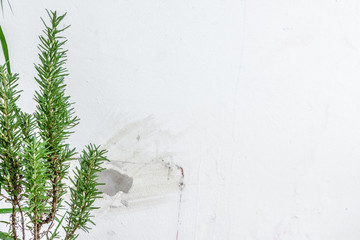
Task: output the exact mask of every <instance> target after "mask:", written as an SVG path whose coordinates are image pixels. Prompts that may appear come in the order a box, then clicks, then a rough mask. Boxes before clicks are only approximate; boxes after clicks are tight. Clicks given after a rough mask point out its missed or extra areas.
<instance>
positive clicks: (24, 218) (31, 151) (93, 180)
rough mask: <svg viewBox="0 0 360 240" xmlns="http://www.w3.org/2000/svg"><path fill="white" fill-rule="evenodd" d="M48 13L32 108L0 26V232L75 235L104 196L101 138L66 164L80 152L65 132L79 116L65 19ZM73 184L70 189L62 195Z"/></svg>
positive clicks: (22, 236) (2, 234) (0, 235)
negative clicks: (69, 88)
mask: <svg viewBox="0 0 360 240" xmlns="http://www.w3.org/2000/svg"><path fill="white" fill-rule="evenodd" d="M48 15H49V18H50V23H48V24H46V23H45V21H44V20H43V23H44V26H45V29H44V30H43V35H42V36H40V37H39V39H40V45H39V51H40V53H39V59H40V63H39V64H37V65H35V68H36V71H37V77H36V78H35V80H36V82H37V83H38V85H39V90H38V91H36V92H35V97H34V99H35V101H36V103H37V108H36V111H35V112H34V113H33V114H29V113H24V112H23V111H22V110H21V109H20V108H19V107H18V105H17V101H18V99H19V97H20V92H21V91H19V90H17V87H18V84H17V82H18V75H17V74H14V73H12V72H11V70H10V61H9V54H8V48H7V44H6V40H5V37H4V34H3V32H2V29H1V28H0V40H1V45H2V49H3V53H4V57H5V60H6V63H5V64H4V65H2V66H0V198H1V201H3V203H2V206H3V205H4V204H9V208H2V209H0V213H2V214H8V215H9V216H10V219H9V221H8V222H4V221H2V223H3V224H4V225H3V226H4V227H7V228H8V231H1V232H0V239H15V240H17V239H23V240H24V239H34V240H38V239H55V238H60V237H61V236H62V239H65V240H70V239H76V238H77V237H78V233H77V230H78V229H81V230H84V231H88V230H89V229H90V227H89V223H92V224H94V223H93V221H92V220H91V219H92V217H93V216H92V213H91V212H92V210H94V209H97V207H95V206H94V201H95V200H96V199H97V198H100V197H101V192H100V191H98V189H97V186H98V185H100V183H99V182H98V178H97V176H98V174H99V172H100V171H102V170H103V169H104V168H103V167H102V164H103V163H104V162H105V161H107V158H106V151H105V150H102V149H101V148H100V146H95V145H93V144H90V145H88V146H87V147H86V149H85V150H83V151H82V154H81V155H80V159H79V162H80V165H79V167H76V168H75V169H74V170H73V173H74V174H73V175H74V176H73V177H72V178H71V177H69V164H70V161H71V160H74V159H76V158H75V155H76V154H77V152H76V149H75V148H71V147H70V146H69V144H68V143H67V139H68V138H69V136H70V135H71V134H72V133H73V132H72V129H73V128H74V127H75V126H76V125H77V124H78V123H79V119H78V118H77V117H76V116H75V114H74V109H73V107H72V106H73V103H71V102H70V101H69V100H70V99H69V96H67V95H66V93H65V88H66V84H65V82H64V80H65V77H66V76H67V75H68V72H67V70H66V68H65V63H66V60H67V50H64V44H65V43H66V39H65V38H64V37H63V36H61V34H62V33H63V31H64V30H66V29H67V27H60V26H61V25H60V23H61V22H62V20H63V19H64V17H65V14H64V15H58V14H57V13H56V12H52V11H48ZM67 179H69V180H70V181H68V182H69V184H65V180H67ZM68 185H70V191H69V193H70V194H69V195H70V197H69V200H68V201H65V200H64V197H65V194H66V193H67V188H68V187H67V186H68ZM10 205H11V206H10Z"/></svg>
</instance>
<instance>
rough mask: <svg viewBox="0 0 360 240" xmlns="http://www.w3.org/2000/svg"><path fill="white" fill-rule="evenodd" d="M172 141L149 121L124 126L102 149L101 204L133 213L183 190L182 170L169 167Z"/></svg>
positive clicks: (169, 136)
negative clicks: (105, 151)
mask: <svg viewBox="0 0 360 240" xmlns="http://www.w3.org/2000/svg"><path fill="white" fill-rule="evenodd" d="M173 141H174V136H172V135H171V134H170V133H169V132H168V131H163V130H161V129H160V128H159V127H158V126H157V124H156V123H155V121H154V119H153V118H152V117H147V118H145V119H143V120H141V121H137V122H132V123H129V124H127V125H125V126H124V127H123V128H121V129H120V130H119V131H117V132H115V134H114V135H113V136H111V137H110V138H109V140H108V141H107V142H106V143H105V144H104V145H103V148H105V149H108V151H109V153H108V157H109V159H110V163H108V164H107V165H106V166H105V168H106V170H104V171H103V172H102V173H101V174H100V175H99V180H100V182H103V183H105V185H103V186H100V187H99V189H100V190H101V191H102V192H104V193H105V196H104V199H103V201H104V202H103V203H104V205H105V206H107V207H110V208H117V209H122V208H123V207H127V209H129V208H132V209H137V208H143V207H145V208H146V207H149V206H152V205H153V204H159V203H161V202H162V201H166V196H168V195H170V194H179V192H181V190H182V188H183V186H184V185H183V178H184V173H183V169H182V168H181V167H180V166H178V165H176V164H175V163H173V158H174V153H173V152H171V151H169V148H170V145H171V143H172V142H173Z"/></svg>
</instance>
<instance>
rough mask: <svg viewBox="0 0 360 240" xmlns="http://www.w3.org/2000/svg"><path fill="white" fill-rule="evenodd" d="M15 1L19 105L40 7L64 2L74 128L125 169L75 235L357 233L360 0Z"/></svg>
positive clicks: (348, 236) (151, 238)
mask: <svg viewBox="0 0 360 240" xmlns="http://www.w3.org/2000/svg"><path fill="white" fill-rule="evenodd" d="M11 2H12V7H13V9H14V15H12V14H11V13H10V11H9V10H8V9H5V18H2V19H1V23H2V26H3V28H4V31H5V33H6V37H7V39H8V42H9V48H10V54H11V59H12V68H13V71H16V72H19V73H20V77H21V83H20V84H21V87H22V88H23V89H24V92H23V98H22V100H21V101H22V106H23V107H24V109H27V110H29V111H32V110H33V109H34V104H33V103H32V102H31V101H30V100H31V98H32V94H33V91H34V90H35V89H36V85H35V81H34V80H33V76H34V75H35V71H34V69H33V65H32V64H33V63H34V62H37V57H36V54H37V49H36V45H37V35H39V34H40V31H41V29H42V25H41V22H40V20H39V17H40V16H44V17H45V15H46V14H45V11H44V9H45V8H48V9H54V10H58V11H60V12H65V11H67V12H68V17H67V19H66V23H68V24H71V25H72V27H71V28H70V29H69V30H68V32H67V37H68V39H69V43H68V45H67V46H68V47H69V49H70V52H69V64H68V68H69V70H70V72H71V76H70V77H69V79H68V93H69V94H71V95H72V100H73V101H75V102H76V105H75V107H76V111H77V114H78V116H79V117H80V118H81V120H82V121H81V124H80V125H79V126H78V127H77V129H76V133H75V134H74V136H73V137H72V138H71V142H72V143H73V144H74V145H75V146H77V147H79V149H81V148H82V147H83V146H84V145H85V144H87V143H88V142H89V141H92V142H94V143H96V144H103V145H106V146H107V148H108V149H109V157H110V158H111V160H112V162H111V164H109V165H108V166H107V167H108V168H112V169H115V170H116V171H120V172H122V173H124V174H128V175H129V176H132V177H133V178H134V184H133V188H132V189H131V190H130V192H129V194H121V193H119V194H117V195H115V196H112V197H111V196H105V199H104V200H103V201H102V202H98V204H100V205H103V208H102V209H101V210H100V211H99V212H97V217H96V219H95V221H96V222H97V226H96V227H94V229H93V231H92V232H91V234H89V235H86V234H83V235H81V238H80V239H127V240H128V239H129V240H130V239H131V240H133V239H134V240H145V239H146V240H155V239H156V240H171V239H174V240H175V239H176V234H177V233H178V239H179V240H180V239H181V240H190V239H199V240H211V239H216V240H223V239H232V240H240V239H241V240H339V239H343V240H358V239H360V224H359V222H360V94H359V92H360V52H359V49H360V2H359V1H356V0H346V1H345V0H326V1H325V0H271V1H269V0H251V1H250V0H227V1H225V0H176V1H175V0H153V1H149V0H138V1H129V0H108V1H102V2H101V1H89V0H87V1H85V0H77V1H75V0H62V1H54V0H51V1H50V0H42V1H26V0H22V1H11ZM161 160H164V161H165V162H170V163H172V165H171V166H172V169H173V170H172V171H170V172H168V168H167V167H166V166H165V163H163V162H162V161H161ZM124 161H125V162H124ZM175 165H179V166H182V167H183V169H184V172H185V179H184V182H185V188H184V189H183V191H182V192H181V191H180V188H179V186H178V184H179V183H180V182H181V175H180V173H179V169H177V168H176V166H175ZM171 166H170V167H171ZM180 195H182V203H181V205H180V209H179V198H180ZM124 203H125V204H127V207H126V206H124ZM178 219H179V222H178Z"/></svg>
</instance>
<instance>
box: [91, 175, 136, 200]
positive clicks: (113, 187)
mask: <svg viewBox="0 0 360 240" xmlns="http://www.w3.org/2000/svg"><path fill="white" fill-rule="evenodd" d="M99 182H101V183H104V184H105V185H101V186H99V187H98V189H99V190H100V191H102V192H104V193H105V194H107V195H109V196H115V195H116V194H117V193H118V192H120V191H121V192H124V193H129V191H130V189H131V187H132V185H133V182H134V180H133V178H132V177H129V176H127V175H125V174H122V173H120V172H118V171H115V170H114V169H106V170H104V171H102V172H101V173H100V174H99Z"/></svg>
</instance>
